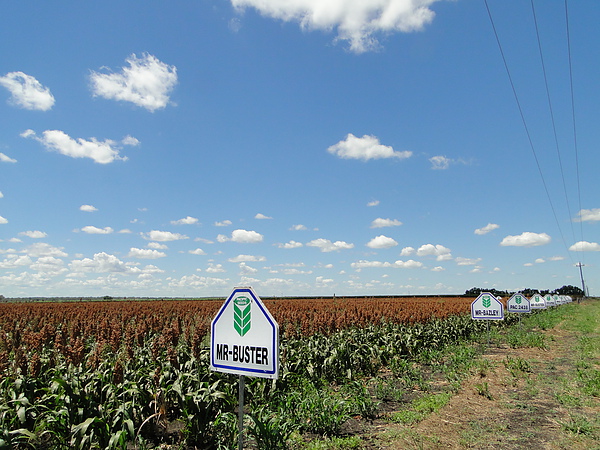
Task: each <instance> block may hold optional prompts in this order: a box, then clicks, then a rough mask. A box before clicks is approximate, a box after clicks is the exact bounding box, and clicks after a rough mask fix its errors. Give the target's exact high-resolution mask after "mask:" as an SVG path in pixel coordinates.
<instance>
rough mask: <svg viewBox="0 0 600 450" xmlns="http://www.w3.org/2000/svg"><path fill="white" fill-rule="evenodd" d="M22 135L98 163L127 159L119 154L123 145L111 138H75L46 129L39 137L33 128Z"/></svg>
mask: <svg viewBox="0 0 600 450" xmlns="http://www.w3.org/2000/svg"><path fill="white" fill-rule="evenodd" d="M21 137H24V138H31V139H35V140H36V141H38V142H39V143H40V144H42V145H43V146H44V147H46V148H47V149H48V150H54V151H56V152H58V153H60V154H61V155H65V156H69V157H71V158H90V159H92V160H93V161H94V162H96V163H98V164H109V163H111V162H113V161H117V160H118V161H127V157H126V156H119V151H120V150H121V147H119V146H118V144H117V143H116V142H115V141H112V140H110V139H106V140H104V141H99V140H98V139H96V138H94V137H93V138H90V140H85V139H82V138H77V139H73V138H72V137H70V136H69V135H68V134H66V133H65V132H63V131H60V130H46V131H44V132H43V133H42V137H38V136H37V135H36V133H35V131H33V130H25V131H24V132H23V133H21Z"/></svg>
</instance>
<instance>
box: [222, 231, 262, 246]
mask: <svg viewBox="0 0 600 450" xmlns="http://www.w3.org/2000/svg"><path fill="white" fill-rule="evenodd" d="M262 240H263V235H262V234H260V233H257V232H256V231H251V230H233V231H232V232H231V237H227V236H225V235H224V234H219V235H218V236H217V241H218V242H227V241H231V242H237V243H239V244H256V243H258V242H262Z"/></svg>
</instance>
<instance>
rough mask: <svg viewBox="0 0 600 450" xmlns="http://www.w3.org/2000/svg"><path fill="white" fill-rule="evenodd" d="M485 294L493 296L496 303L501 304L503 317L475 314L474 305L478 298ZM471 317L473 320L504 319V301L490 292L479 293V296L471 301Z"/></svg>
mask: <svg viewBox="0 0 600 450" xmlns="http://www.w3.org/2000/svg"><path fill="white" fill-rule="evenodd" d="M484 295H489V296H490V297H491V298H493V299H494V301H495V302H496V303H498V304H499V305H500V312H501V314H502V316H501V317H496V316H476V315H475V309H474V305H475V303H476V302H477V300H479V299H480V298H481V297H483V296H484ZM471 319H473V320H504V305H503V304H502V302H501V301H500V300H498V299H497V298H496V296H495V295H493V294H492V293H490V292H482V293H481V294H479V295H478V296H477V298H476V299H475V300H473V301H472V302H471Z"/></svg>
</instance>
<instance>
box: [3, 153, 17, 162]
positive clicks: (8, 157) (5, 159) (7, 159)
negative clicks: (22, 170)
mask: <svg viewBox="0 0 600 450" xmlns="http://www.w3.org/2000/svg"><path fill="white" fill-rule="evenodd" d="M0 162H5V163H16V162H17V160H16V159H13V158H11V157H10V156H7V155H5V154H4V153H1V152H0Z"/></svg>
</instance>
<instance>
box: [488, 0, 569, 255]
mask: <svg viewBox="0 0 600 450" xmlns="http://www.w3.org/2000/svg"><path fill="white" fill-rule="evenodd" d="M484 3H485V7H486V10H487V13H488V17H489V19H490V23H491V24H492V29H493V31H494V36H495V37H496V43H497V44H498V48H499V50H500V54H501V56H502V61H503V62H504V68H505V70H506V73H507V75H508V80H509V82H510V86H511V89H512V92H513V96H514V98H515V101H516V103H517V108H518V109H519V114H520V116H521V121H522V122H523V127H524V128H525V133H526V134H527V140H528V141H529V147H530V148H531V152H532V153H533V157H534V159H535V163H536V165H537V168H538V171H539V173H540V177H541V179H542V184H543V185H544V190H545V191H546V196H547V197H548V202H549V203H550V208H551V209H552V214H553V216H554V220H555V222H556V226H557V228H558V231H559V233H560V237H561V239H562V241H563V245H564V246H565V249H566V250H567V254H568V255H569V258H570V259H571V262H574V261H573V258H572V257H571V255H570V253H569V249H568V247H567V243H566V241H565V237H564V235H563V232H562V229H561V227H560V223H559V221H558V217H557V215H556V210H555V209H554V204H553V203H552V198H551V197H550V192H549V191H548V186H547V185H546V180H545V178H544V174H543V172H542V168H541V166H540V162H539V160H538V157H537V153H536V151H535V146H534V145H533V141H532V139H531V133H530V132H529V127H528V126H527V121H526V120H525V115H524V114H523V108H522V107H521V102H520V101H519V96H518V95H517V90H516V88H515V84H514V82H513V79H512V75H511V73H510V69H509V67H508V62H507V60H506V57H505V56H504V50H503V49H502V44H501V42H500V38H499V36H498V31H497V30H496V25H495V23H494V18H493V17H492V12H491V11H490V7H489V5H488V1H487V0H484Z"/></svg>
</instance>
